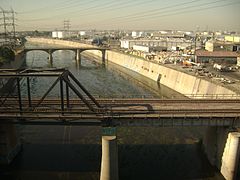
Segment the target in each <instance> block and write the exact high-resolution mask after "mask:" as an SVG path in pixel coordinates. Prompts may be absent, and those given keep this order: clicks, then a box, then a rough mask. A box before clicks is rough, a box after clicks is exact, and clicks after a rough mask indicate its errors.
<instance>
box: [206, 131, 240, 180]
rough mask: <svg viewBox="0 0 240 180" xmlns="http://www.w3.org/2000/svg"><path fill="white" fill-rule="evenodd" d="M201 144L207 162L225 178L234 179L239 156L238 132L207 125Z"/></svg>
mask: <svg viewBox="0 0 240 180" xmlns="http://www.w3.org/2000/svg"><path fill="white" fill-rule="evenodd" d="M203 145H204V150H205V153H206V155H207V157H208V160H209V162H210V163H211V164H212V165H213V166H216V167H217V168H218V169H219V170H220V172H221V173H222V175H223V176H224V177H225V178H226V179H227V180H234V179H236V178H237V177H236V176H237V172H238V167H239V158H240V157H239V154H240V132H236V131H233V130H232V129H229V128H226V127H209V128H208V130H207V133H206V137H205V139H204V140H203Z"/></svg>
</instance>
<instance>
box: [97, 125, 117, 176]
mask: <svg viewBox="0 0 240 180" xmlns="http://www.w3.org/2000/svg"><path fill="white" fill-rule="evenodd" d="M100 180H118V147H117V136H116V128H114V127H104V128H103V129H102V161H101V173H100Z"/></svg>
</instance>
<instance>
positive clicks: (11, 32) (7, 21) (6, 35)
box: [0, 7, 16, 44]
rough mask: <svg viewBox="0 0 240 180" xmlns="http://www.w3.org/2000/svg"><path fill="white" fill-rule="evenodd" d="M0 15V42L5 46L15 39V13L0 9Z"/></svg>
mask: <svg viewBox="0 0 240 180" xmlns="http://www.w3.org/2000/svg"><path fill="white" fill-rule="evenodd" d="M0 13H1V16H0V21H1V22H0V27H3V31H0V41H1V42H2V43H6V44H9V43H14V42H15V38H16V28H15V26H16V24H15V12H14V10H13V9H11V10H4V9H2V8H1V7H0ZM1 29H2V28H1Z"/></svg>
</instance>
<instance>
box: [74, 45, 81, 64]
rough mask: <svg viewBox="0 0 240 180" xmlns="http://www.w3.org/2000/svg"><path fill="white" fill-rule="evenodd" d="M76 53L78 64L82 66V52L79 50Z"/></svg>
mask: <svg viewBox="0 0 240 180" xmlns="http://www.w3.org/2000/svg"><path fill="white" fill-rule="evenodd" d="M75 53H76V54H75V58H76V61H77V64H78V65H81V51H80V50H79V49H77V50H76V52H75Z"/></svg>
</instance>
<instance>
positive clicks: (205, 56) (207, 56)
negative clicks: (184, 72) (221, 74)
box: [195, 50, 238, 64]
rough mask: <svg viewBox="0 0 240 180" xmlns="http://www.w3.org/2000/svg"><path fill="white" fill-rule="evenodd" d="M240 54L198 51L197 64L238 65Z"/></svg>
mask: <svg viewBox="0 0 240 180" xmlns="http://www.w3.org/2000/svg"><path fill="white" fill-rule="evenodd" d="M237 57H238V54H237V53H236V52H231V51H213V52H210V51H205V50H197V51H196V57H195V59H196V62H198V63H211V64H213V63H218V64H237Z"/></svg>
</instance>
